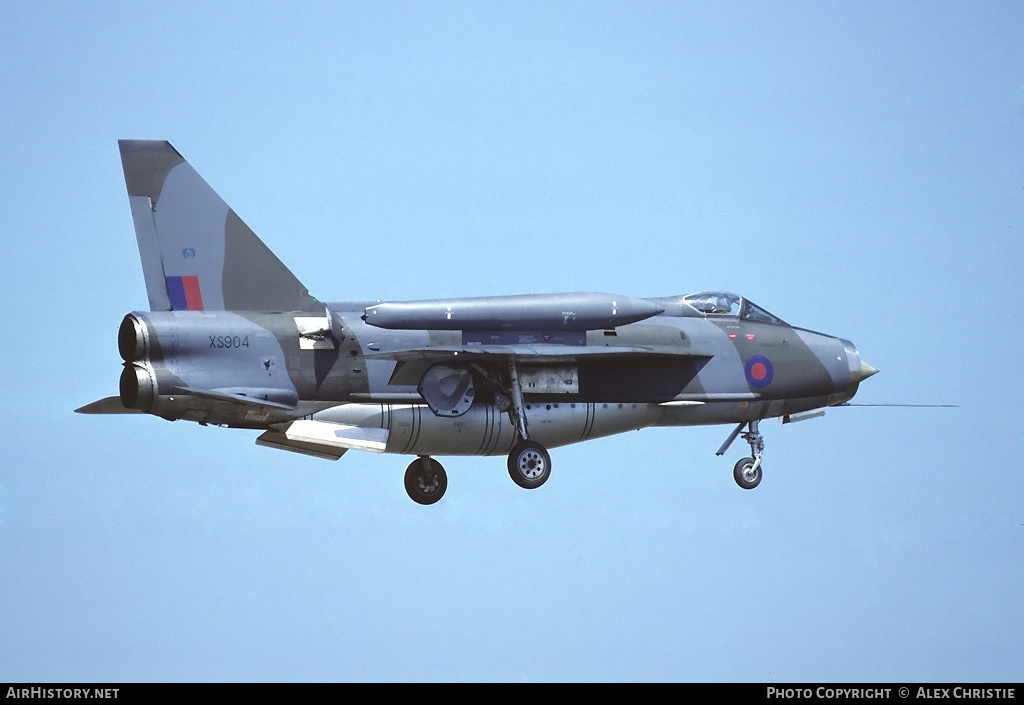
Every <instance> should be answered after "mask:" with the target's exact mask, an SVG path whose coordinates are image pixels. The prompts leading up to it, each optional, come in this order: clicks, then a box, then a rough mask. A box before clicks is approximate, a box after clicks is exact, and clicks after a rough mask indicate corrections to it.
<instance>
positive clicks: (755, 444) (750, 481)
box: [715, 421, 764, 490]
mask: <svg viewBox="0 0 1024 705" xmlns="http://www.w3.org/2000/svg"><path fill="white" fill-rule="evenodd" d="M744 426H746V427H747V430H746V431H744V430H743V427H744ZM739 435H742V436H743V440H745V441H746V442H747V443H749V444H750V453H751V455H753V456H754V457H752V458H742V459H741V460H740V461H739V462H737V463H736V465H735V466H734V467H733V469H732V476H733V479H734V480H736V484H737V485H739V486H740V487H742V488H743V489H745V490H752V489H754V488H755V487H757V486H758V485H759V484H761V456H762V455H763V454H764V439H763V438H762V437H761V433H760V432H759V431H758V430H757V421H750V422H744V423H741V424H740V425H739V426H737V427H736V428H735V429H733V432H732V433H730V434H729V437H728V438H727V439H725V443H723V444H722V447H721V448H719V449H718V452H717V453H715V455H722V454H723V453H725V451H727V450H729V446H731V445H732V442H733V441H735V440H736V437H737V436H739Z"/></svg>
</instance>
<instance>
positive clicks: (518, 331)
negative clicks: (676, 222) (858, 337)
mask: <svg viewBox="0 0 1024 705" xmlns="http://www.w3.org/2000/svg"><path fill="white" fill-rule="evenodd" d="M119 146H120V150H121V159H122V164H123V166H124V175H125V183H126V185H127V188H128V197H129V202H130V205H131V211H132V218H133V221H134V224H135V231H136V237H137V240H138V246H139V253H140V255H141V259H142V268H143V274H144V277H145V282H146V292H147V295H148V297H149V305H150V310H149V311H134V312H132V313H130V314H128V315H127V316H126V317H125V319H124V321H123V322H122V325H121V329H120V332H119V335H118V348H119V350H120V353H121V356H122V358H123V359H124V361H125V362H124V368H123V370H122V375H121V382H120V394H119V396H117V397H110V398H107V399H104V400H101V401H98V402H95V403H93V404H90V405H88V406H85V407H82V408H81V409H79V410H78V411H80V412H82V413H150V414H154V415H157V416H160V417H163V418H165V419H169V420H176V419H185V420H189V421H196V422H198V423H201V424H218V425H223V426H229V427H236V428H249V429H258V430H262V431H263V433H262V435H260V436H259V438H258V439H257V442H258V443H260V444H261V445H267V446H271V447H276V448H281V449H284V450H291V451H295V452H299V453H305V454H310V455H315V456H319V457H324V458H332V459H337V458H339V457H341V455H342V454H343V453H345V452H346V451H347V450H349V449H360V450H370V451H375V452H387V453H400V454H410V455H416V456H419V458H418V459H417V460H414V461H413V464H412V465H410V466H409V469H408V471H407V473H406V487H407V489H408V490H409V493H410V496H412V497H413V499H415V500H416V501H418V502H420V503H423V504H429V503H432V502H434V501H437V499H439V498H440V496H441V495H442V494H443V493H444V490H445V487H446V486H447V479H446V477H445V476H444V470H443V468H441V466H440V464H439V463H437V462H436V461H434V460H433V459H432V458H431V457H430V456H434V455H504V454H509V472H510V474H512V477H513V479H514V480H516V482H517V483H519V484H520V485H522V486H524V487H529V488H532V487H536V486H539V485H540V484H543V482H544V481H545V480H546V479H547V477H548V475H549V473H550V456H549V455H548V454H547V450H546V449H547V448H553V447H557V446H561V445H566V444H569V443H577V442H579V441H584V440H587V439H590V438H597V437H600V436H606V435H610V434H615V433H622V432H624V431H630V430H634V429H638V428H644V427H648V426H689V425H699V424H734V425H736V428H735V430H734V431H733V433H732V435H731V436H730V437H729V439H728V440H727V442H726V444H724V445H723V447H722V448H721V449H720V451H719V453H720V454H721V453H722V452H724V451H725V449H726V448H727V447H728V445H729V444H730V443H731V442H732V440H733V439H735V438H736V437H737V436H738V435H740V434H741V433H742V435H743V437H744V438H745V439H746V440H747V441H748V442H749V443H750V445H751V450H752V453H753V456H754V457H752V458H745V459H744V460H743V461H741V462H740V463H738V464H737V468H736V470H735V472H736V479H737V482H738V483H739V484H740V485H741V486H742V487H745V488H747V489H749V488H752V487H753V486H756V484H757V482H759V481H760V461H761V452H762V450H763V442H762V441H761V437H760V434H759V433H758V431H757V422H758V421H759V420H761V419H765V418H770V417H783V418H784V420H798V419H799V415H801V414H803V413H804V412H811V413H810V414H807V415H815V410H820V409H823V408H824V407H827V406H832V405H836V404H842V403H845V402H847V401H849V400H850V399H851V398H852V397H853V396H854V394H856V392H857V388H858V385H859V384H860V382H861V381H863V380H864V379H866V378H867V377H869V376H871V375H872V374H874V372H875V370H874V369H873V368H871V367H870V366H869V365H866V364H864V363H862V361H861V359H860V355H859V353H858V352H857V349H856V347H855V346H854V345H853V344H852V343H851V342H850V341H847V340H843V339H841V338H836V337H833V336H829V335H824V334H821V333H815V332H813V331H808V330H804V329H801V328H796V327H794V326H790V325H788V324H786V323H784V322H783V321H781V320H780V319H778V318H776V317H775V316H772V315H771V314H769V313H768V312H766V311H764V310H763V309H761V308H759V307H757V306H756V305H754V304H753V303H751V302H750V301H747V300H745V299H743V298H741V297H739V296H736V295H735V294H729V293H727V292H701V293H698V294H693V295H689V296H670V297H664V298H654V299H637V298H632V297H628V296H624V295H617V294H604V293H593V292H588V293H573V294H541V295H527V296H522V295H520V296H508V297H484V298H470V299H451V300H428V301H417V302H379V301H375V302H326V303H325V302H322V301H321V300H319V299H317V298H315V297H313V296H311V295H310V294H309V292H308V291H307V290H306V288H305V287H304V286H303V285H302V284H301V282H299V280H298V279H297V278H296V277H295V276H294V275H293V274H292V273H291V271H289V270H288V268H287V267H285V265H284V264H282V263H281V261H280V260H279V259H278V258H277V257H276V256H275V255H274V254H273V253H272V252H271V251H270V249H269V248H267V246H266V245H264V244H263V242H262V241H261V240H260V239H259V238H258V237H257V236H256V235H255V234H254V233H253V231H252V230H250V229H249V227H248V226H247V225H246V224H245V223H244V222H243V221H242V220H241V219H240V218H239V217H238V216H237V215H236V214H235V213H234V211H233V210H231V209H230V208H229V207H228V206H227V204H225V203H224V201H223V200H221V198H220V197H219V196H218V195H217V194H216V192H214V191H213V189H211V188H210V187H209V186H208V185H207V184H206V182H205V181H204V180H203V179H202V177H200V176H199V174H198V173H196V171H195V170H194V169H193V168H192V167H191V166H190V165H189V164H188V162H186V161H185V160H184V159H183V158H182V157H181V155H180V154H178V152H177V151H176V150H175V149H174V148H173V147H172V146H171V145H170V144H169V143H168V142H162V141H142V140H122V141H120V142H119ZM744 428H746V429H747V430H746V431H745V432H744V431H743V429H744ZM744 463H745V465H744V466H743V468H741V467H740V466H741V464H744Z"/></svg>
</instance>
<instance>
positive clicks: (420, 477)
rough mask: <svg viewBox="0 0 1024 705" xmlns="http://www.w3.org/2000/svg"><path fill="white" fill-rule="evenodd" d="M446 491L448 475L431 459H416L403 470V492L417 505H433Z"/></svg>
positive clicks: (424, 457)
mask: <svg viewBox="0 0 1024 705" xmlns="http://www.w3.org/2000/svg"><path fill="white" fill-rule="evenodd" d="M428 468H429V469H428ZM447 489H448V473H446V472H445V471H444V467H443V466H442V465H441V463H439V462H437V461H436V460H434V459H433V458H430V457H428V456H423V457H420V458H416V460H414V461H412V462H411V463H409V467H407V468H406V469H405V491H406V492H408V493H409V497H410V498H411V499H412V501H413V502H416V503H417V504H433V503H434V502H436V501H437V500H439V499H441V498H442V497H444V491H445V490H447Z"/></svg>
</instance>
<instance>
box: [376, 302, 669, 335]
mask: <svg viewBox="0 0 1024 705" xmlns="http://www.w3.org/2000/svg"><path fill="white" fill-rule="evenodd" d="M664 310H665V309H664V308H663V307H661V306H658V305H657V304H654V303H652V302H650V301H644V300H643V299H637V298H633V297H631V296H620V295H618V294H600V293H576V294H524V295H518V296H483V297H477V298H467V299H432V300H428V301H403V302H394V303H391V302H387V303H379V304H375V305H373V306H369V307H367V308H366V310H365V312H364V314H363V320H364V321H366V322H367V323H368V324H370V325H372V326H376V327H378V328H388V329H392V330H462V331H467V330H471V331H498V330H577V331H586V330H597V329H601V328H615V327H616V326H622V325H626V324H628V323H636V322H637V321H642V320H644V319H646V318H650V317H651V316H656V315H658V314H659V313H662V312H663V311H664Z"/></svg>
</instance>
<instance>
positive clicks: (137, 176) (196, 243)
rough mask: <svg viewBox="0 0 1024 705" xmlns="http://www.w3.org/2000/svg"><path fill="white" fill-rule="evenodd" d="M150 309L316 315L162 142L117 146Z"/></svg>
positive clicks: (297, 285)
mask: <svg viewBox="0 0 1024 705" xmlns="http://www.w3.org/2000/svg"><path fill="white" fill-rule="evenodd" d="M117 144H118V147H119V148H120V150H121V164H122V165H123V167H124V181H125V185H126V186H127V187H128V201H129V202H130V204H131V209H132V220H133V221H134V223H135V236H136V238H137V240H138V243H139V255H140V256H141V257H142V272H143V275H144V276H145V278H146V293H147V294H148V296H149V308H150V310H152V311H184V310H189V311H191V310H208V311H321V312H322V311H323V304H322V303H320V302H319V301H318V300H317V299H315V298H313V297H312V296H310V295H309V292H308V291H307V290H306V287H304V286H303V285H302V283H301V282H300V281H299V280H298V279H296V278H295V275H294V274H292V273H291V271H289V269H288V268H287V267H286V266H284V264H283V263H282V262H281V260H279V259H278V258H277V257H276V256H275V255H274V253H273V252H271V251H270V249H269V248H268V247H267V246H266V245H264V244H263V242H262V241H261V240H260V239H259V238H258V237H256V234H255V233H253V231H252V230H250V229H249V226H247V225H246V224H245V223H244V222H242V219H241V218H239V217H238V216H237V215H235V212H234V211H233V210H231V209H230V208H229V207H228V205H227V204H226V203H224V201H223V200H222V199H221V197H220V196H218V195H217V193H216V192H215V191H214V190H213V189H212V188H210V186H209V185H208V184H207V183H206V182H205V181H204V180H203V178H202V177H201V176H199V174H198V173H196V171H195V169H193V168H192V167H191V166H190V165H189V163H188V162H186V161H185V159H184V158H183V157H182V156H181V155H180V154H178V152H177V150H175V149H174V147H172V146H171V144H170V143H169V142H163V141H150V140H119V141H118V143H117Z"/></svg>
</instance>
